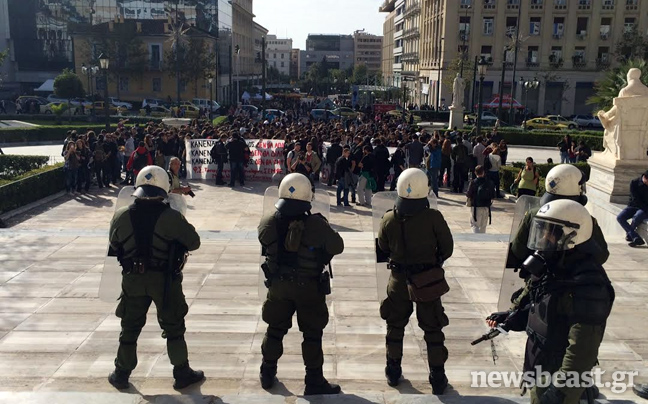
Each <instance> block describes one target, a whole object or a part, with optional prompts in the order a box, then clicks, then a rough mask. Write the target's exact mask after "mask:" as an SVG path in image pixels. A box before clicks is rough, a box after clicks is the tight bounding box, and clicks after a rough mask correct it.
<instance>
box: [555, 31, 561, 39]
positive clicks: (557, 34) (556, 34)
mask: <svg viewBox="0 0 648 404" xmlns="http://www.w3.org/2000/svg"><path fill="white" fill-rule="evenodd" d="M562 37H563V33H562V32H556V33H555V34H553V39H561V38H562Z"/></svg>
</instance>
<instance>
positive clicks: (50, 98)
mask: <svg viewBox="0 0 648 404" xmlns="http://www.w3.org/2000/svg"><path fill="white" fill-rule="evenodd" d="M47 102H68V100H66V99H65V98H59V97H57V96H55V95H54V94H50V95H48V96H47Z"/></svg>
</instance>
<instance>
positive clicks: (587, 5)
mask: <svg viewBox="0 0 648 404" xmlns="http://www.w3.org/2000/svg"><path fill="white" fill-rule="evenodd" d="M591 8H592V1H591V0H579V1H578V9H579V10H590V9H591Z"/></svg>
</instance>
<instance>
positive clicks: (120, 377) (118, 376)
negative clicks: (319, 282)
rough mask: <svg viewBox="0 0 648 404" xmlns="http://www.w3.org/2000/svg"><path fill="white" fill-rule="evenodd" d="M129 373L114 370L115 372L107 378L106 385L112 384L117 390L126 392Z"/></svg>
mask: <svg viewBox="0 0 648 404" xmlns="http://www.w3.org/2000/svg"><path fill="white" fill-rule="evenodd" d="M130 373H131V372H129V371H127V370H123V369H120V368H117V367H116V368H115V371H114V372H112V373H111V374H110V375H109V376H108V383H110V384H112V385H113V386H114V387H115V388H116V389H117V390H126V389H127V388H129V387H130V384H129V383H128V377H129V376H130Z"/></svg>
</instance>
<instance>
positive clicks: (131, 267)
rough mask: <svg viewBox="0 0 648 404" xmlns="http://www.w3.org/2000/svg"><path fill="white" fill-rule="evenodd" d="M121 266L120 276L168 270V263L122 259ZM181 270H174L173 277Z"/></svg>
mask: <svg viewBox="0 0 648 404" xmlns="http://www.w3.org/2000/svg"><path fill="white" fill-rule="evenodd" d="M120 264H121V266H122V275H127V274H145V273H147V272H167V271H168V270H169V263H168V262H165V261H156V262H154V263H146V262H145V261H143V260H133V259H123V260H121V261H120ZM181 271H182V268H174V271H173V274H174V276H175V275H177V274H179V273H180V272H181Z"/></svg>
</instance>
